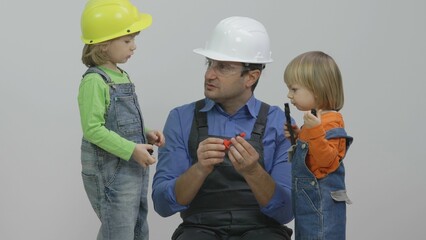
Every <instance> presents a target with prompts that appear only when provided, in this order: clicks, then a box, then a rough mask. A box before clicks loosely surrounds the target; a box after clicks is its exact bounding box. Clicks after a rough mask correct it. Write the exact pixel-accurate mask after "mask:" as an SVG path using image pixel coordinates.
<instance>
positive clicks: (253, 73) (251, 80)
mask: <svg viewBox="0 0 426 240" xmlns="http://www.w3.org/2000/svg"><path fill="white" fill-rule="evenodd" d="M247 78H248V80H247V87H250V88H251V86H253V85H254V84H255V83H256V82H257V80H259V78H260V70H258V69H255V70H250V71H248V73H247Z"/></svg>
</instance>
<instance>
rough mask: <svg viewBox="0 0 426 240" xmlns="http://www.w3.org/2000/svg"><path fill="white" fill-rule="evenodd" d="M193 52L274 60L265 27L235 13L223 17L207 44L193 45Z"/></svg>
mask: <svg viewBox="0 0 426 240" xmlns="http://www.w3.org/2000/svg"><path fill="white" fill-rule="evenodd" d="M194 52H195V53H198V54H201V55H203V56H205V57H207V58H210V59H213V60H218V61H230V62H243V63H260V64H263V63H270V62H272V58H271V50H270V48H269V36H268V33H267V32H266V29H265V27H264V26H263V24H261V23H260V22H258V21H256V20H254V19H252V18H248V17H238V16H235V17H229V18H226V19H224V20H222V21H220V22H219V24H217V25H216V28H215V29H214V30H213V33H212V35H211V37H210V41H207V42H206V46H205V48H197V49H194Z"/></svg>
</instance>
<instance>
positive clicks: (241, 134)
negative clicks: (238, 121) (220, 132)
mask: <svg viewBox="0 0 426 240" xmlns="http://www.w3.org/2000/svg"><path fill="white" fill-rule="evenodd" d="M237 136H240V137H242V138H244V137H245V136H246V133H245V132H242V133H240V134H239V135H237ZM231 144H232V143H231V140H229V139H224V140H223V145H225V149H229V148H230V147H231Z"/></svg>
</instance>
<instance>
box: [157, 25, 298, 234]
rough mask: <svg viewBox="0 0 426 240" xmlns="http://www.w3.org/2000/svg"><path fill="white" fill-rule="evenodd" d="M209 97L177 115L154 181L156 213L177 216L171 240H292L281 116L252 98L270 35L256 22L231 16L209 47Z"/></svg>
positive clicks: (286, 144)
mask: <svg viewBox="0 0 426 240" xmlns="http://www.w3.org/2000/svg"><path fill="white" fill-rule="evenodd" d="M194 52H196V53H198V54H201V55H203V56H205V57H206V58H207V70H206V73H205V84H204V94H205V97H206V98H205V99H202V100H199V101H197V102H193V103H190V104H187V105H184V106H181V107H177V108H175V109H173V110H172V111H171V112H170V114H169V116H168V119H167V121H166V124H165V127H164V135H165V136H166V140H167V144H166V146H165V147H163V148H160V149H159V160H158V164H157V170H156V173H155V176H154V180H153V193H152V197H153V202H154V208H155V210H156V211H157V212H158V213H159V214H160V215H161V216H164V217H167V216H170V215H173V214H174V213H176V212H180V214H181V217H182V220H183V223H182V224H180V226H179V227H178V229H176V231H175V233H174V234H173V237H172V239H175V240H183V239H191V240H198V239H200V240H201V239H202V240H209V239H256V240H259V239H272V240H274V239H290V236H291V232H292V231H291V230H290V229H288V228H287V227H285V226H284V225H283V224H285V223H288V222H290V221H291V220H292V219H293V214H292V206H291V175H290V174H291V165H290V164H289V163H288V161H287V150H288V149H289V147H290V143H289V141H288V140H286V138H285V136H284V132H283V126H284V119H285V118H284V113H283V111H282V110H281V109H280V108H278V107H274V106H269V105H268V104H264V103H262V102H261V101H259V100H257V99H256V98H255V97H254V94H253V91H254V89H255V87H256V85H257V82H258V80H259V78H260V75H261V73H262V70H263V69H264V67H265V64H266V63H270V62H272V59H271V51H270V48H269V36H268V33H267V32H266V29H265V28H264V26H263V25H262V24H261V23H259V22H258V21H256V20H254V19H251V18H246V17H230V18H227V19H224V20H222V21H221V22H219V24H218V25H217V26H216V28H215V29H214V31H213V34H212V36H211V39H210V41H208V42H207V45H206V47H205V48H204V49H195V50H194Z"/></svg>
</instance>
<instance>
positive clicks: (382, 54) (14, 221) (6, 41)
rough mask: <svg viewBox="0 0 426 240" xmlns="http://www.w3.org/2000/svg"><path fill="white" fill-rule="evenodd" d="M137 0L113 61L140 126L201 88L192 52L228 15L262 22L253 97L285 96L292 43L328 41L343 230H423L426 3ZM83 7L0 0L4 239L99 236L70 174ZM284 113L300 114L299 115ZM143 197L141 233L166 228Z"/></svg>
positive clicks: (277, 99)
mask: <svg viewBox="0 0 426 240" xmlns="http://www.w3.org/2000/svg"><path fill="white" fill-rule="evenodd" d="M133 3H134V4H135V5H136V6H138V8H139V9H140V10H141V11H144V12H147V13H150V14H152V15H153V24H152V26H151V27H150V28H149V29H147V30H146V31H143V32H142V33H141V34H140V35H139V36H138V38H137V44H138V49H137V51H136V54H135V55H134V56H133V57H132V58H131V59H130V61H129V62H128V63H127V64H125V65H123V66H122V67H123V68H124V69H125V70H127V71H128V72H129V73H130V74H131V77H132V79H133V81H134V82H135V83H136V88H137V91H138V95H139V97H140V104H141V106H142V108H143V113H144V117H145V121H146V122H147V124H148V125H149V127H150V128H157V129H162V127H163V124H164V122H165V119H166V117H167V114H168V112H169V111H170V110H171V109H172V108H173V107H175V106H178V105H181V104H184V103H187V102H190V101H193V100H196V99H199V98H201V97H202V96H203V72H204V69H205V68H204V59H203V58H202V57H201V56H198V55H196V54H194V53H193V52H192V50H193V49H194V48H198V47H202V46H204V43H205V41H206V40H207V38H208V36H209V35H210V32H211V31H212V29H213V28H214V26H215V25H216V24H217V23H218V22H219V21H220V20H221V19H223V18H226V17H229V16H234V15H239V16H248V17H253V18H255V19H257V20H259V21H261V22H262V23H263V24H264V25H265V26H266V28H267V30H268V32H269V34H270V38H271V44H272V46H271V48H272V52H273V58H274V60H275V61H274V62H273V63H271V64H269V65H268V66H267V68H266V70H265V71H264V73H263V75H262V78H261V80H260V83H259V85H258V87H257V89H256V92H255V95H256V96H257V97H258V98H260V99H262V100H264V101H266V102H268V103H270V104H274V105H279V106H283V103H284V102H287V98H286V97H285V96H286V93H287V88H286V87H285V85H284V83H283V80H282V75H283V70H284V68H285V66H286V65H287V64H288V62H289V61H290V60H291V59H292V58H293V57H295V56H296V55H298V54H300V53H302V52H305V51H310V50H322V51H325V52H326V53H329V54H330V55H331V56H332V57H333V58H334V59H335V60H336V62H337V63H338V65H339V66H340V68H341V71H342V74H343V78H344V88H345V95H346V103H345V106H344V108H343V111H342V112H343V114H344V116H345V121H346V125H347V131H348V133H350V134H351V135H352V136H353V137H354V144H353V145H352V147H351V149H350V151H349V152H348V155H347V158H346V170H347V188H348V191H349V196H350V197H351V199H352V200H353V202H354V204H353V205H350V206H349V207H348V214H347V215H348V222H347V226H348V231H347V232H348V233H347V235H348V239H423V238H424V236H423V235H424V234H423V233H424V229H423V226H424V224H423V222H424V216H425V215H426V207H425V202H426V193H425V190H426V187H425V183H426V181H425V180H424V178H423V177H422V176H424V174H421V173H422V172H424V171H425V167H426V164H425V159H426V158H425V156H424V151H423V150H422V147H423V145H424V144H423V139H422V138H421V137H423V136H424V135H425V133H426V131H425V130H424V119H426V114H425V106H426V97H425V94H424V88H425V87H426V84H425V83H424V82H425V80H426V79H425V67H426V60H425V56H426V44H425V43H426V14H425V10H426V2H425V1H423V0H418V1H415V0H407V1H389V0H376V1H371V0H369V1H367V0H359V1H341V0H334V1H332V0H323V1H317V0H306V1H288V0H281V1H278V0H265V1H255V0H233V1H227V0H217V1H207V0H198V1H195V0H193V1H189V0H183V1H166V0H157V1H149V0H145V1H139V0H133ZM84 4H85V1H83V0H80V1H75V0H74V1H54V0H39V1H29V0H27V1H22V0H21V1H19V0H18V1H6V0H4V1H1V2H0V26H1V28H0V29H1V37H0V43H1V44H0V63H1V64H0V69H1V75H2V79H1V86H0V102H1V107H0V114H1V115H0V158H1V167H0V184H1V185H0V186H1V191H0V239H5V240H15V239H43V240H57V239H63V240H75V239H95V238H96V233H97V230H98V227H99V222H98V220H97V218H96V216H95V214H94V212H93V211H92V209H91V207H90V205H89V201H88V200H87V197H86V195H85V192H84V189H83V185H82V180H81V175H80V169H81V167H80V150H79V147H80V138H81V129H80V122H79V113H78V106H77V99H76V98H77V92H78V86H79V82H80V77H81V75H82V74H83V72H84V70H85V67H84V66H83V64H82V63H81V61H80V57H81V49H82V46H83V44H82V43H81V41H80V14H81V12H82V10H83V7H84ZM292 113H293V115H294V117H295V118H296V120H297V122H298V123H300V121H301V115H300V114H298V113H296V110H295V109H294V108H293V109H292ZM154 170H155V166H153V167H152V168H151V173H152V174H153V173H154ZM152 174H151V175H152ZM422 179H423V180H422ZM151 183H152V181H151ZM150 191H151V190H150ZM150 204H151V205H150V206H151V209H150V212H149V223H150V231H151V239H154V240H157V239H170V236H171V234H172V232H173V230H174V229H175V227H176V226H177V225H178V224H179V222H180V219H179V217H178V215H174V216H172V217H169V218H162V217H160V216H159V215H158V214H156V213H155V212H154V210H153V208H152V202H151V199H150ZM291 225H292V223H291V224H290V226H291Z"/></svg>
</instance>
